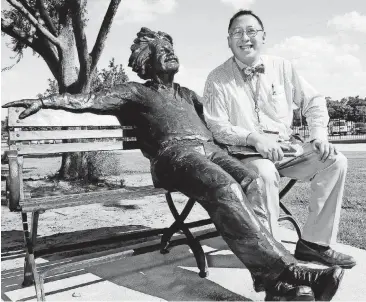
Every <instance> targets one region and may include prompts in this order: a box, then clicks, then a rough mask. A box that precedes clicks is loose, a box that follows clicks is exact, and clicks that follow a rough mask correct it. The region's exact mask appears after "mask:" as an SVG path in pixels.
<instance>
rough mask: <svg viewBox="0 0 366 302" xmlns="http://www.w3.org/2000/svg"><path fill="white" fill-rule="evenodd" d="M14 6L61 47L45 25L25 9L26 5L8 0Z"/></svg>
mask: <svg viewBox="0 0 366 302" xmlns="http://www.w3.org/2000/svg"><path fill="white" fill-rule="evenodd" d="M7 1H8V2H9V3H10V4H11V5H12V6H13V7H14V8H16V9H17V10H18V11H19V12H21V13H22V14H23V15H24V16H25V17H26V18H27V19H28V20H29V21H30V22H31V23H32V24H33V26H34V27H35V28H37V29H38V30H39V31H40V32H41V33H42V34H43V35H44V36H45V37H46V38H47V39H49V40H50V41H51V42H52V43H53V44H55V45H56V46H59V47H61V43H60V41H59V40H58V39H57V38H56V37H55V36H54V35H52V34H51V33H50V32H49V31H48V30H47V29H46V28H45V27H44V26H42V25H41V24H39V22H38V21H37V19H36V18H34V17H33V16H32V14H31V13H30V12H29V11H28V10H26V9H25V7H24V6H23V5H22V4H20V3H19V2H18V1H16V0H7Z"/></svg>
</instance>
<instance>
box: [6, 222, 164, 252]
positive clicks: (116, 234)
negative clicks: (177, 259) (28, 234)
mask: <svg viewBox="0 0 366 302" xmlns="http://www.w3.org/2000/svg"><path fill="white" fill-rule="evenodd" d="M144 230H146V231H148V232H149V231H150V230H151V232H150V233H152V235H151V234H147V236H146V235H145V236H137V235H136V234H135V233H136V232H138V231H144ZM158 232H159V229H152V228H149V227H146V226H143V225H124V226H116V227H100V228H97V229H87V230H81V231H74V232H65V233H58V234H53V235H49V236H42V237H38V238H37V243H36V249H35V250H36V252H35V255H36V256H37V257H40V256H42V257H45V256H47V255H48V254H59V253H61V254H62V255H63V256H67V257H70V256H72V254H80V253H89V252H90V253H92V252H95V251H98V250H105V249H106V247H107V246H108V247H107V248H109V246H110V247H111V248H115V247H123V246H127V245H131V244H135V243H139V242H142V241H144V240H150V239H156V238H158V237H157V235H156V234H154V233H158ZM155 237H156V238H155ZM18 250H24V238H23V232H22V231H18V230H11V231H1V253H2V255H7V254H11V253H12V251H18ZM68 250H70V252H68ZM61 254H60V255H61Z"/></svg>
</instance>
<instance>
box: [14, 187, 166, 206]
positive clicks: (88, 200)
mask: <svg viewBox="0 0 366 302" xmlns="http://www.w3.org/2000/svg"><path fill="white" fill-rule="evenodd" d="M165 192H166V190H164V189H156V188H154V187H153V186H146V187H143V188H141V187H136V188H133V189H131V188H129V189H117V190H111V191H99V192H91V193H82V194H70V195H60V196H50V197H47V198H45V197H42V198H31V199H26V200H25V201H24V202H21V203H20V206H21V207H22V211H23V212H32V211H36V210H48V209H57V208H65V207H75V206H79V205H86V204H93V203H107V202H113V201H114V202H115V201H119V200H121V201H122V200H125V199H137V198H142V197H145V196H152V195H159V194H164V193H165Z"/></svg>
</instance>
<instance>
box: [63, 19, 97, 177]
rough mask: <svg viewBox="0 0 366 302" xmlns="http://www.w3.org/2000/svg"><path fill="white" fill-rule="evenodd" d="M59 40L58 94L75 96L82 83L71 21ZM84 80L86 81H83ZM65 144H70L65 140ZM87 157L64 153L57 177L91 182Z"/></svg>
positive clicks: (66, 25)
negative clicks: (60, 44)
mask: <svg viewBox="0 0 366 302" xmlns="http://www.w3.org/2000/svg"><path fill="white" fill-rule="evenodd" d="M59 39H60V40H61V41H62V45H63V46H64V47H63V48H62V50H61V56H60V57H61V60H60V62H61V64H60V66H59V78H58V83H59V92H60V93H65V92H67V93H70V94H77V93H81V92H88V91H83V90H85V89H83V88H82V87H83V86H84V85H82V84H83V83H79V82H78V73H77V70H78V69H79V68H78V66H76V65H75V62H76V47H75V38H74V34H73V28H72V24H71V20H70V19H69V20H67V21H66V22H65V25H64V27H63V28H62V29H61V31H60V35H59ZM85 80H86V79H85ZM78 129H81V128H80V127H75V130H78ZM65 142H70V141H69V140H65ZM89 166H90V163H88V156H87V154H86V153H85V152H75V153H64V154H63V155H62V163H61V168H60V170H59V172H58V177H59V178H60V179H63V180H76V179H78V180H84V181H90V180H92V178H93V177H92V176H91V175H89V174H90V173H89V170H90V169H89Z"/></svg>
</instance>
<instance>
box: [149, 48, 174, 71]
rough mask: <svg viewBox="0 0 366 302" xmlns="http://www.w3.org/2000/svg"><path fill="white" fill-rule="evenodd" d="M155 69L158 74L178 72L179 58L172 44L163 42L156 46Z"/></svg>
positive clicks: (154, 55)
mask: <svg viewBox="0 0 366 302" xmlns="http://www.w3.org/2000/svg"><path fill="white" fill-rule="evenodd" d="M153 69H154V71H155V72H156V73H176V72H178V69H179V61H178V57H177V56H176V55H175V54H174V49H173V46H172V45H171V44H170V43H168V42H165V41H163V42H160V43H158V44H156V45H155V49H154V54H153Z"/></svg>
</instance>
